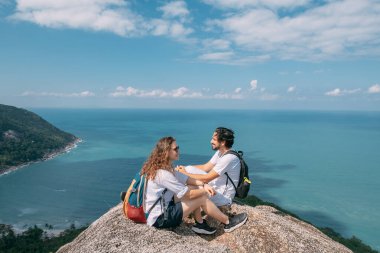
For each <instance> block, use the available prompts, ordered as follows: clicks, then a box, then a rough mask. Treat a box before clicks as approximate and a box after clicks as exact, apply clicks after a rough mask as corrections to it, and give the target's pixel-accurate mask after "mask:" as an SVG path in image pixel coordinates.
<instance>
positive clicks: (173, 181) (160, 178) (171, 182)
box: [145, 169, 189, 226]
mask: <svg viewBox="0 0 380 253" xmlns="http://www.w3.org/2000/svg"><path fill="white" fill-rule="evenodd" d="M187 178H188V176H186V175H184V174H182V173H179V172H178V171H175V172H174V174H173V173H171V172H170V171H167V170H162V169H160V170H157V174H156V178H155V179H154V180H148V181H147V186H146V190H145V191H146V195H145V212H148V210H149V209H150V208H151V206H153V204H154V203H155V202H156V201H157V199H159V198H160V197H161V194H162V192H163V191H164V190H165V188H166V189H167V191H166V193H165V195H164V197H163V199H161V201H159V202H158V203H157V204H156V206H155V207H154V208H153V209H152V211H151V212H150V214H149V216H148V218H147V224H148V225H149V226H153V224H154V223H155V222H156V220H157V218H158V217H159V216H160V215H161V214H163V212H164V210H163V205H162V203H163V201H165V202H164V203H165V206H166V207H167V206H168V205H169V202H170V201H171V200H172V198H173V196H174V194H175V195H176V196H177V198H179V199H180V198H182V197H183V196H184V195H185V194H186V192H187V191H188V190H189V188H188V187H187V186H186V185H185V184H186V181H187Z"/></svg>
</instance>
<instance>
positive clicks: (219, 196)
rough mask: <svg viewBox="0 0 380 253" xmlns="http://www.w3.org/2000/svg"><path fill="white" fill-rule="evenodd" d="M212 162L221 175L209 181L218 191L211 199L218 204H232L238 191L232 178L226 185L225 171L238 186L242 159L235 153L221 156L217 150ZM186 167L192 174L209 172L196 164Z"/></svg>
mask: <svg viewBox="0 0 380 253" xmlns="http://www.w3.org/2000/svg"><path fill="white" fill-rule="evenodd" d="M210 162H211V163H212V164H214V165H215V166H214V168H213V170H214V171H215V172H216V173H218V174H219V175H220V176H219V177H217V178H215V179H214V180H212V181H210V182H209V183H208V184H209V185H210V186H212V187H213V188H214V189H215V191H216V194H215V195H214V196H212V197H211V198H210V200H211V201H212V202H214V204H215V205H217V206H224V205H230V204H231V203H232V199H233V198H234V197H235V193H236V191H235V188H234V186H233V185H232V183H231V181H230V180H228V183H227V186H226V181H227V176H226V175H225V174H224V173H225V172H227V173H228V175H229V176H230V178H231V179H232V181H233V182H234V184H235V186H236V187H237V186H238V184H239V177H240V160H239V158H238V157H237V156H236V155H233V154H226V155H224V156H220V153H219V151H217V152H216V153H215V154H214V155H213V157H212V158H211V160H210ZM185 169H186V172H188V173H191V174H207V173H206V172H205V171H203V170H201V169H199V168H197V167H194V166H186V168H185Z"/></svg>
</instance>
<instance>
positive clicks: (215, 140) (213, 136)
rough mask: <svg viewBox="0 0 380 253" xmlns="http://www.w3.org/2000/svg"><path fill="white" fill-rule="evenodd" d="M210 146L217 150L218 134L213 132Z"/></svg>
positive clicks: (218, 145) (218, 143)
mask: <svg viewBox="0 0 380 253" xmlns="http://www.w3.org/2000/svg"><path fill="white" fill-rule="evenodd" d="M210 143H211V148H212V150H218V149H219V148H220V142H219V141H218V135H217V133H215V132H214V134H213V135H212V138H211V141H210Z"/></svg>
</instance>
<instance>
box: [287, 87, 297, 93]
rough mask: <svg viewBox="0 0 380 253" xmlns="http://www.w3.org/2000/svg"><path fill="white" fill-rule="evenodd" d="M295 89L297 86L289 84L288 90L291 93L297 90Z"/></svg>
mask: <svg viewBox="0 0 380 253" xmlns="http://www.w3.org/2000/svg"><path fill="white" fill-rule="evenodd" d="M295 89H296V86H289V88H288V90H287V92H288V93H291V92H293V91H295Z"/></svg>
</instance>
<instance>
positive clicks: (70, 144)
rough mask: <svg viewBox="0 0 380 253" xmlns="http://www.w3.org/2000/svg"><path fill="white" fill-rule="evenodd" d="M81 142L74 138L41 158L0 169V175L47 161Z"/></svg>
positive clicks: (67, 151)
mask: <svg viewBox="0 0 380 253" xmlns="http://www.w3.org/2000/svg"><path fill="white" fill-rule="evenodd" d="M81 142H83V140H82V139H80V138H76V139H75V140H74V141H72V142H70V143H69V144H67V145H66V146H65V147H63V148H61V149H58V150H55V151H53V152H51V153H48V154H45V155H44V157H43V158H41V159H38V160H35V161H30V162H27V163H23V164H20V165H17V166H11V167H9V168H6V169H4V170H2V171H0V177H1V176H3V175H7V174H9V173H12V172H14V171H16V170H18V169H21V168H24V167H27V166H29V165H31V164H34V163H39V162H44V161H48V160H51V159H54V158H55V157H57V156H59V155H62V154H65V153H69V152H70V151H71V150H72V149H74V148H76V147H77V146H78V144H79V143H81Z"/></svg>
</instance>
